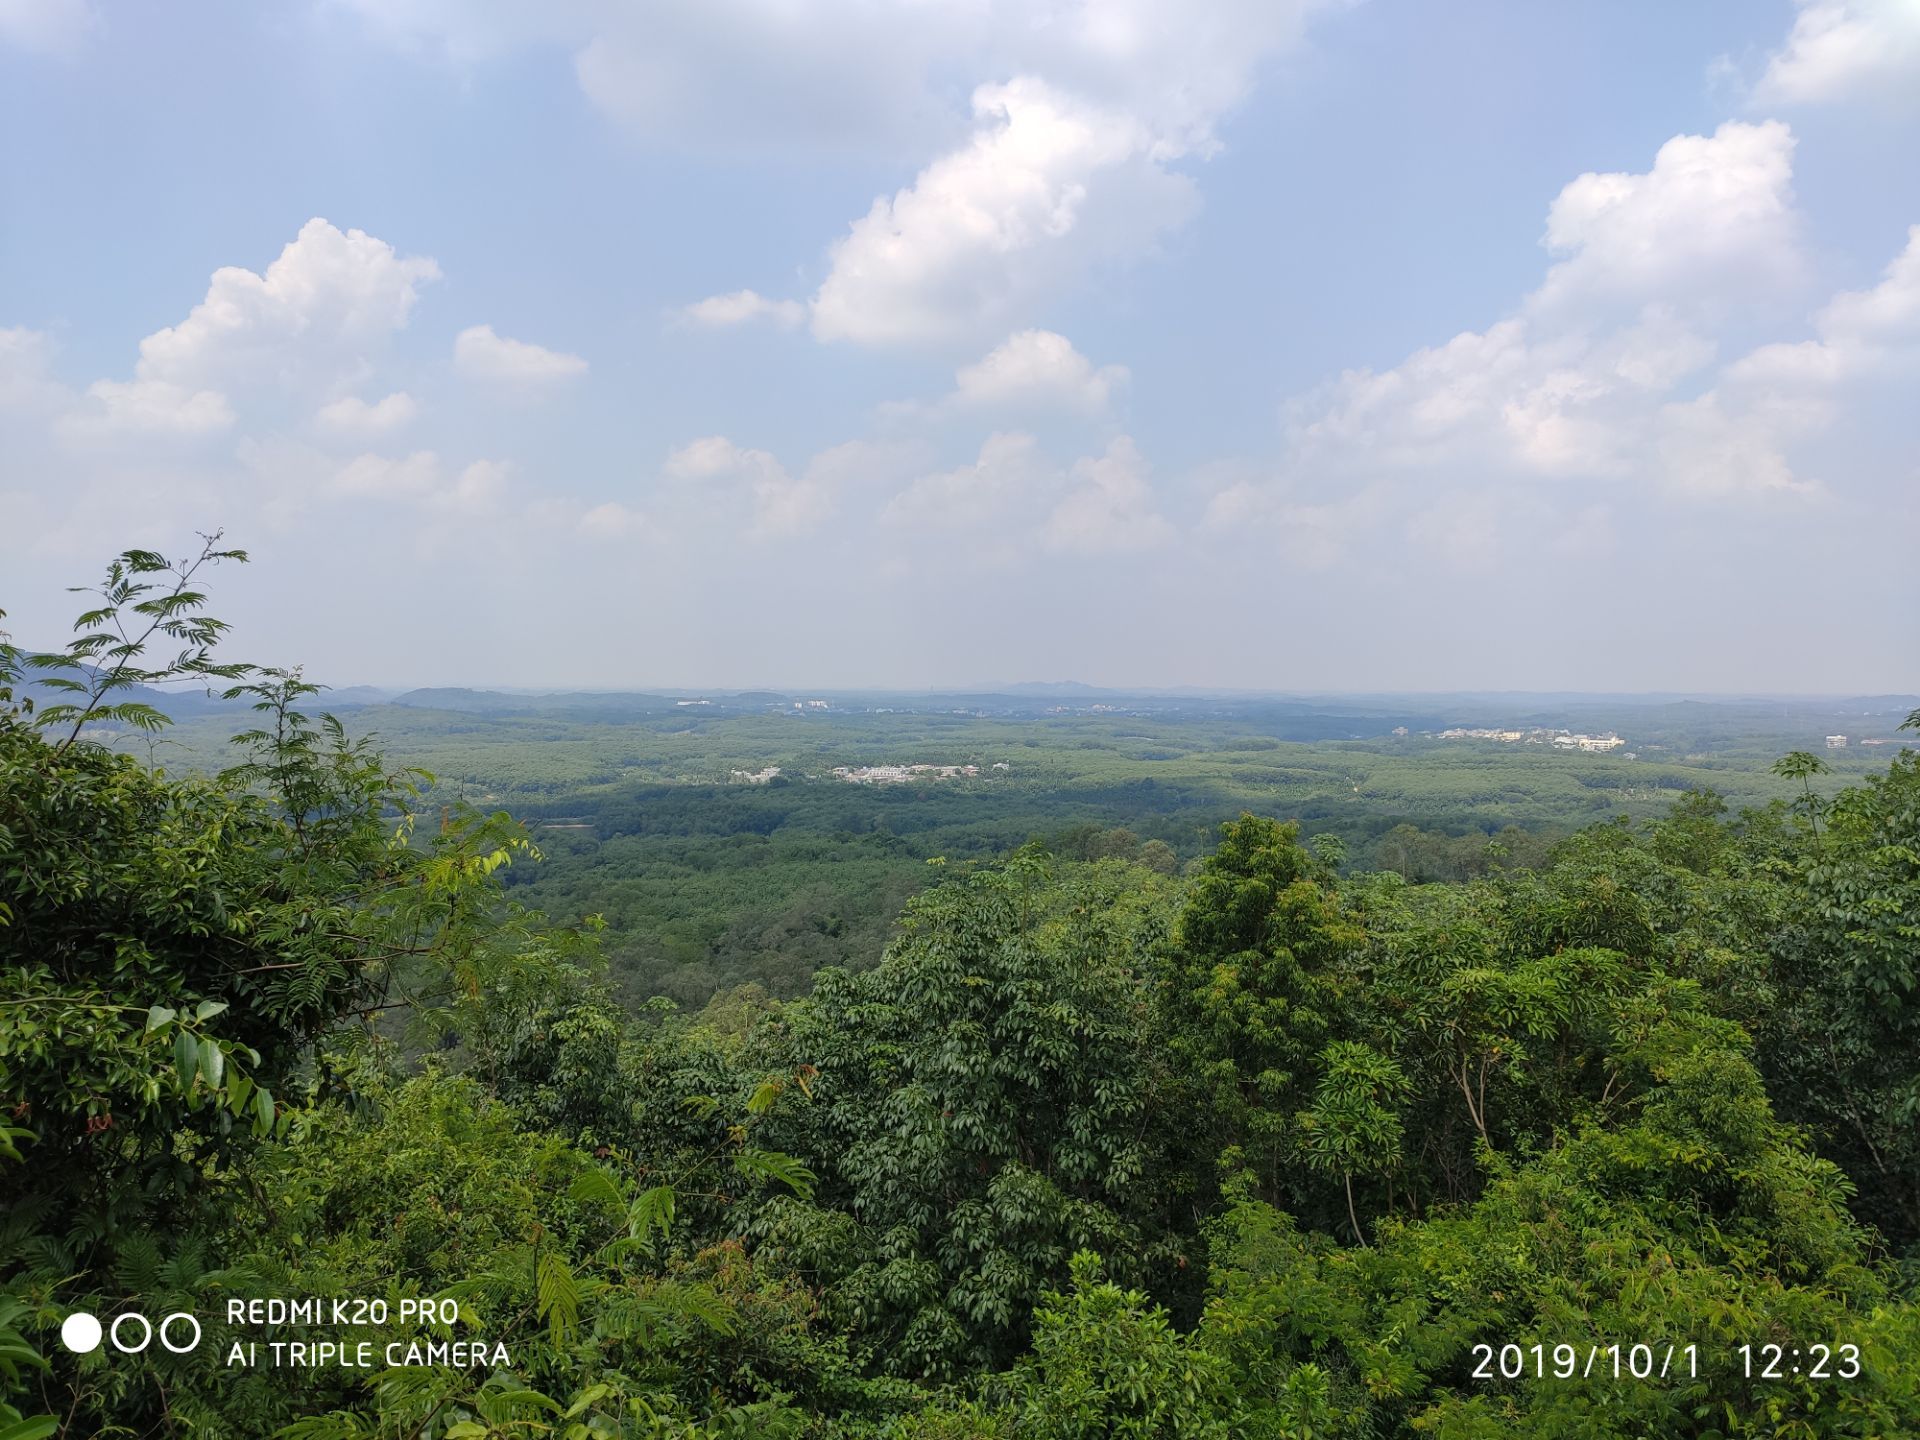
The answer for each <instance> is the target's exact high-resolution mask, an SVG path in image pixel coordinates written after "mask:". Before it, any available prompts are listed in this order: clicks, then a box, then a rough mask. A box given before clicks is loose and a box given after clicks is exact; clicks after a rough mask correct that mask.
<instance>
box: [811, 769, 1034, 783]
mask: <svg viewBox="0 0 1920 1440" xmlns="http://www.w3.org/2000/svg"><path fill="white" fill-rule="evenodd" d="M996 768H998V767H996ZM833 773H834V775H835V777H836V778H838V779H841V780H844V781H846V782H847V783H848V784H849V785H904V784H906V783H907V781H909V780H955V779H963V778H964V779H971V778H972V777H973V776H976V775H978V774H979V773H980V767H979V766H978V765H836V766H834V767H833Z"/></svg>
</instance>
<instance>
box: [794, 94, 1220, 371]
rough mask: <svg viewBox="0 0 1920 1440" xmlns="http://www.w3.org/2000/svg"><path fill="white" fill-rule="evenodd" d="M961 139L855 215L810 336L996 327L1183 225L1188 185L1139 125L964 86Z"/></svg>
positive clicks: (919, 339) (1063, 100)
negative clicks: (969, 110) (968, 115)
mask: <svg viewBox="0 0 1920 1440" xmlns="http://www.w3.org/2000/svg"><path fill="white" fill-rule="evenodd" d="M974 111H975V114H976V116H977V117H978V119H979V121H980V126H979V128H978V129H977V130H976V132H975V134H974V136H973V138H972V140H971V141H969V142H968V143H967V144H966V145H964V146H962V147H960V148H959V149H957V150H954V151H952V152H950V153H948V154H946V155H944V156H942V157H941V158H940V159H938V160H936V161H934V162H933V163H932V164H931V165H929V166H927V167H926V169H924V170H922V171H921V172H920V174H919V176H918V178H917V179H915V181H914V183H913V184H912V185H910V186H909V187H907V188H906V189H904V190H901V191H900V192H899V193H898V194H896V195H894V196H893V197H892V198H891V199H887V198H884V197H883V198H881V199H878V200H875V201H874V203H873V208H872V209H871V210H870V211H868V213H867V214H866V215H864V216H862V217H861V218H860V219H859V220H856V221H855V222H854V223H853V226H852V227H851V229H850V230H849V231H848V233H847V235H846V236H845V237H844V238H843V239H841V240H840V241H839V242H838V243H836V244H835V245H834V247H833V251H832V269H831V271H830V272H829V274H828V275H827V278H826V279H825V280H824V281H823V282H822V283H821V286H820V288H819V290H818V291H817V292H816V293H815V294H814V297H813V301H812V316H813V333H814V335H815V336H816V337H817V338H819V339H821V340H852V341H855V342H858V343H861V344H871V345H887V344H903V343H924V342H940V341H948V340H953V339H961V338H966V337H970V336H975V335H979V334H981V333H983V332H988V331H991V330H992V329H997V328H1001V327H1003V326H1004V325H1005V323H1006V322H1007V320H1008V319H1009V318H1012V317H1016V316H1018V315H1020V314H1021V313H1023V312H1024V311H1025V310H1026V309H1027V308H1028V307H1029V306H1031V305H1032V304H1033V303H1034V302H1035V301H1037V300H1039V299H1040V298H1042V297H1043V296H1045V295H1046V294H1048V293H1050V292H1052V291H1055V290H1057V289H1058V288H1059V287H1061V286H1062V285H1064V284H1066V283H1068V282H1070V281H1073V280H1077V279H1080V278H1082V277H1083V275H1084V273H1085V271H1086V269H1087V268H1088V267H1089V266H1091V265H1097V264H1099V263H1101V262H1104V261H1112V260H1130V259H1134V258H1137V257H1138V256H1139V255H1140V254H1142V253H1144V252H1145V251H1146V250H1148V249H1150V248H1151V247H1152V245H1153V243H1154V242H1155V241H1156V239H1157V238H1158V237H1159V236H1160V235H1162V234H1163V233H1165V232H1166V231H1167V230H1169V229H1171V228H1173V227H1174V226H1177V225H1179V224H1180V223H1181V222H1183V221H1184V220H1185V219H1186V217H1187V215H1188V214H1189V213H1190V212H1191V210H1192V208H1193V204H1194V187H1193V182H1192V181H1191V180H1189V179H1188V178H1187V177H1186V176H1184V175H1179V174H1176V173H1174V172H1172V171H1170V170H1167V169H1165V168H1164V167H1163V165H1162V164H1161V162H1162V161H1163V160H1164V159H1167V158H1171V156H1172V155H1173V154H1176V153H1178V152H1177V150H1175V149H1173V148H1172V147H1170V146H1169V145H1168V144H1167V142H1165V141H1164V140H1162V139H1160V138H1158V137H1156V136H1155V135H1154V133H1153V132H1152V131H1151V130H1150V129H1149V128H1148V127H1147V126H1145V125H1144V124H1142V123H1141V122H1140V121H1139V120H1137V119H1135V118H1133V117H1132V116H1129V115H1127V114H1125V113H1123V112H1117V111H1112V110H1105V109H1102V108H1100V107H1098V106H1094V105H1089V104H1088V103H1086V102H1085V101H1081V100H1078V99H1075V98H1073V97H1071V96H1069V95H1066V94H1064V93H1061V92H1059V91H1057V90H1055V89H1053V88H1052V87H1050V86H1049V85H1047V84H1046V83H1045V82H1044V81H1041V80H1038V79H1034V78H1032V77H1023V78H1020V79H1016V80H1013V81H1011V82H1009V83H1007V84H1004V85H983V86H981V87H980V88H979V89H978V90H976V91H975V92H974Z"/></svg>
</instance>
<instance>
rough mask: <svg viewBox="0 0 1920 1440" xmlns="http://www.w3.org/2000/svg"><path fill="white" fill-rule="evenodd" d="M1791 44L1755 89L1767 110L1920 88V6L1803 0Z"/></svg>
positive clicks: (1892, 0)
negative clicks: (1776, 106) (1767, 107)
mask: <svg viewBox="0 0 1920 1440" xmlns="http://www.w3.org/2000/svg"><path fill="white" fill-rule="evenodd" d="M1798 6H1799V8H1798V13H1797V14H1796V15H1795V16H1794V21H1793V29H1792V31H1791V32H1789V34H1788V35H1787V39H1786V43H1785V44H1784V45H1782V46H1781V48H1780V49H1779V50H1777V51H1775V52H1774V53H1773V55H1772V56H1771V57H1770V58H1769V59H1768V61H1767V68H1766V71H1765V73H1764V74H1762V75H1761V77H1760V81H1759V83H1758V84H1757V85H1756V86H1755V87H1754V99H1755V100H1756V101H1757V102H1759V103H1761V104H1765V105H1792V104H1811V103H1817V102H1822V101H1831V100H1847V99H1854V98H1858V97H1860V96H1863V95H1871V94H1887V95H1892V94H1901V93H1904V94H1905V95H1907V96H1909V97H1910V96H1912V95H1913V93H1914V92H1915V89H1916V87H1920V5H1915V4H1913V3H1912V0H1798Z"/></svg>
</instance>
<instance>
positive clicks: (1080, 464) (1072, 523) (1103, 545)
mask: <svg viewBox="0 0 1920 1440" xmlns="http://www.w3.org/2000/svg"><path fill="white" fill-rule="evenodd" d="M1072 483H1073V489H1072V490H1070V491H1069V492H1068V493H1067V495H1066V497H1065V498H1064V499H1062V500H1061V501H1060V503H1059V504H1058V505H1056V506H1055V507H1054V509H1053V513H1052V514H1051V515H1049V516H1048V517H1047V522H1046V527H1045V530H1044V533H1043V540H1044V543H1045V544H1046V545H1047V547H1048V548H1049V549H1053V550H1068V551H1073V552H1076V553H1079V554H1083V555H1117V554H1127V553H1131V552H1134V551H1138V550H1147V549H1151V548H1153V547H1154V546H1157V545H1163V544H1165V543H1166V542H1167V541H1168V540H1170V539H1172V538H1173V527H1172V526H1171V525H1170V524H1168V523H1167V521H1166V520H1165V519H1164V518H1162V517H1161V516H1160V515H1159V514H1157V513H1156V512H1155V510H1154V496H1153V488H1152V486H1150V485H1149V484H1148V483H1147V462H1146V461H1145V460H1144V459H1143V458H1142V457H1141V455H1140V451H1139V448H1138V447H1137V446H1136V445H1135V444H1134V443H1133V440H1132V439H1131V438H1130V437H1129V436H1125V435H1122V436H1119V437H1118V438H1117V439H1115V440H1114V441H1113V443H1112V444H1110V445H1109V446H1108V447H1107V453H1106V454H1104V455H1101V456H1098V457H1088V458H1086V459H1082V460H1080V461H1077V462H1076V463H1075V464H1074V467H1073V474H1072Z"/></svg>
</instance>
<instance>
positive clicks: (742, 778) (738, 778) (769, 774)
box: [733, 765, 780, 785]
mask: <svg viewBox="0 0 1920 1440" xmlns="http://www.w3.org/2000/svg"><path fill="white" fill-rule="evenodd" d="M779 773H780V767H779V766H778V765H769V766H767V768H766V769H764V770H736V771H734V772H733V783H734V784H736V785H764V784H766V783H767V782H768V781H769V780H771V779H773V777H774V776H776V775H778V774H779Z"/></svg>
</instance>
